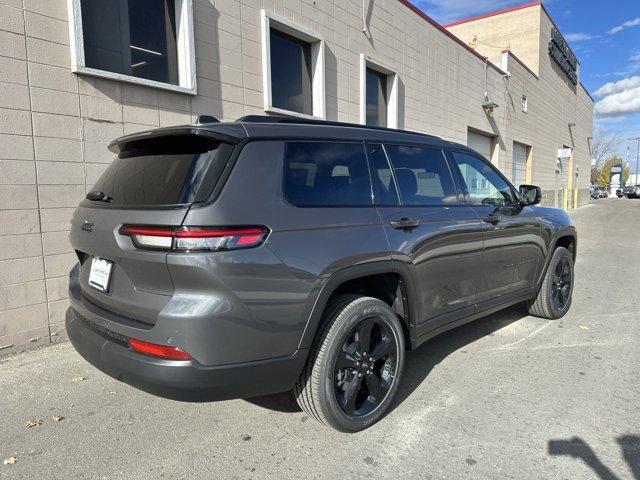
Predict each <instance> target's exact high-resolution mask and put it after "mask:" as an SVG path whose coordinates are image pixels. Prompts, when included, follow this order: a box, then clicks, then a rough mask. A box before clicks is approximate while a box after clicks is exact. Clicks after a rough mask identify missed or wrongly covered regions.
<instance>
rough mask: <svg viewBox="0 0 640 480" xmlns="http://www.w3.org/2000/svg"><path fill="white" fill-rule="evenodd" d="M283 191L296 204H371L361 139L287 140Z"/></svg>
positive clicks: (328, 205) (369, 184) (367, 173)
mask: <svg viewBox="0 0 640 480" xmlns="http://www.w3.org/2000/svg"><path fill="white" fill-rule="evenodd" d="M283 190H284V194H285V196H286V197H287V199H288V200H289V201H290V202H291V203H293V204H294V205H297V206H309V207H310V206H327V207H330V206H370V205H372V198H371V182H370V179H369V169H368V167H367V159H366V156H365V152H364V146H363V144H362V143H330V142H286V143H285V158H284V185H283Z"/></svg>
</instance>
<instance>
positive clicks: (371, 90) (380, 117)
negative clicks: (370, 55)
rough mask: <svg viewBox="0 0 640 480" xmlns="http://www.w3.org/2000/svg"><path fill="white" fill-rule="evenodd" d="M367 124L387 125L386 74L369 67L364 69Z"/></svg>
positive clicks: (375, 125)
mask: <svg viewBox="0 0 640 480" xmlns="http://www.w3.org/2000/svg"><path fill="white" fill-rule="evenodd" d="M366 82H367V85H366V93H367V106H366V109H367V121H366V124H367V125H371V126H373V127H386V126H387V75H385V74H384V73H380V72H376V71H375V70H373V69H371V68H367V70H366Z"/></svg>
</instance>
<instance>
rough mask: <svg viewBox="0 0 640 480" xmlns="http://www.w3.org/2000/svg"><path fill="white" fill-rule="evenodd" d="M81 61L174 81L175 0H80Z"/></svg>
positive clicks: (118, 70)
mask: <svg viewBox="0 0 640 480" xmlns="http://www.w3.org/2000/svg"><path fill="white" fill-rule="evenodd" d="M80 5H81V7H80V8H81V11H82V35H83V39H84V56H85V65H86V66H87V67H91V68H97V69H99V70H106V71H109V72H114V73H121V74H124V75H132V76H134V77H140V78H146V79H149V80H155V81H158V82H164V83H172V84H174V85H177V84H178V57H177V51H176V13H175V0H81V2H80Z"/></svg>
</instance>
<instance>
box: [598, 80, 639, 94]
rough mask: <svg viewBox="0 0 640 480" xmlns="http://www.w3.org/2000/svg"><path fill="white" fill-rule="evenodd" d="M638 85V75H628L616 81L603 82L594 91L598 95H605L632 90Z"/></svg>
mask: <svg viewBox="0 0 640 480" xmlns="http://www.w3.org/2000/svg"><path fill="white" fill-rule="evenodd" d="M638 87H640V77H637V76H636V77H629V78H625V79H622V80H619V81H617V82H609V83H606V84H604V85H603V86H602V87H600V88H599V89H598V90H596V91H595V94H596V95H597V96H598V97H605V96H607V95H613V94H615V93H622V92H625V91H627V90H632V89H634V88H638Z"/></svg>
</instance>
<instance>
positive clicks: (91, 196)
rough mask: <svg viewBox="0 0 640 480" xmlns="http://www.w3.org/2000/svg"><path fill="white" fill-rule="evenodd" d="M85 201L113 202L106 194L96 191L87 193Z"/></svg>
mask: <svg viewBox="0 0 640 480" xmlns="http://www.w3.org/2000/svg"><path fill="white" fill-rule="evenodd" d="M87 200H91V201H94V202H105V203H111V202H113V198H111V197H110V196H109V195H107V194H106V193H104V192H99V191H97V190H93V191H91V192H89V193H87Z"/></svg>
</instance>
